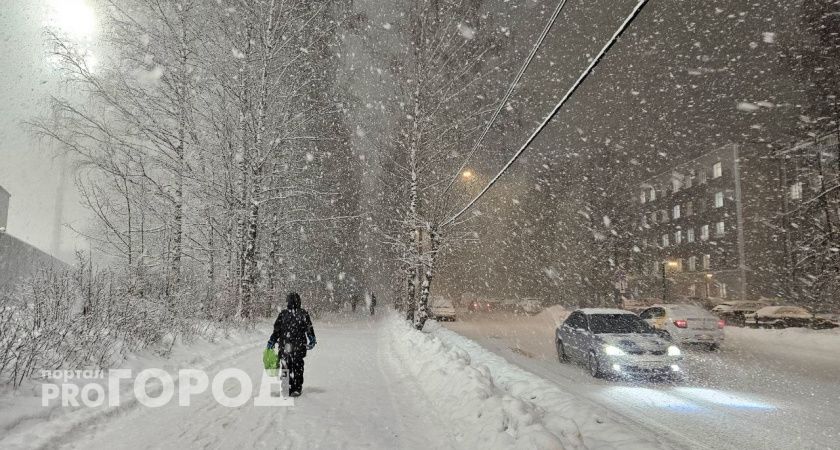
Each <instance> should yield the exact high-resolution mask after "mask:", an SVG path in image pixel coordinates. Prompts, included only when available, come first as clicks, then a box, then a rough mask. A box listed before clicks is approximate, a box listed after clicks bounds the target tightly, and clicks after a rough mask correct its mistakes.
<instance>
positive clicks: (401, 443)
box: [0, 317, 451, 449]
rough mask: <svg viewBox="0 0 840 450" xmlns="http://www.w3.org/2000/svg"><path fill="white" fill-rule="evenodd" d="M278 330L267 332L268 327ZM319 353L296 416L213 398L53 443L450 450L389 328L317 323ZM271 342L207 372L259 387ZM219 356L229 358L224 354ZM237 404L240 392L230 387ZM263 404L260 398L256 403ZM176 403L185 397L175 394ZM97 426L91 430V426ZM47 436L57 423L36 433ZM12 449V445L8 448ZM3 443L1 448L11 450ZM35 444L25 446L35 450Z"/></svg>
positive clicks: (139, 414)
mask: <svg viewBox="0 0 840 450" xmlns="http://www.w3.org/2000/svg"><path fill="white" fill-rule="evenodd" d="M268 326H270V324H267V327H268ZM315 326H316V332H317V334H318V347H317V348H316V349H315V350H313V351H312V352H311V353H310V356H309V357H307V359H306V372H305V385H304V391H303V396H302V397H300V398H299V399H297V401H296V404H295V405H294V406H293V407H257V406H254V404H253V402H250V401H249V402H247V403H246V404H245V405H244V406H241V407H238V408H229V407H225V406H222V405H221V404H219V403H218V402H216V401H215V400H214V398H213V396H212V395H211V394H210V392H209V391H210V390H209V389H208V391H206V392H205V393H203V394H199V395H196V396H194V397H193V398H192V403H191V405H190V406H189V407H185V406H179V405H178V402H177V401H172V402H170V403H169V404H167V405H165V406H162V407H160V408H148V407H144V406H136V407H133V408H126V409H125V410H119V411H117V412H115V413H113V414H107V415H104V416H103V417H101V418H100V419H98V420H94V421H86V423H85V424H84V425H82V426H78V427H75V428H73V429H72V431H71V432H68V433H62V434H59V435H57V436H55V437H54V438H53V439H51V440H50V442H49V443H48V444H47V445H46V446H47V447H50V448H85V449H89V448H102V449H105V448H109V449H110V448H127V449H145V448H155V449H158V448H170V449H188V448H239V449H246V448H294V449H303V448H306V449H310V448H326V449H337V448H383V449H385V448H451V444H450V443H449V442H450V438H449V436H447V434H446V433H447V431H446V430H447V428H446V427H445V426H442V425H441V424H440V423H438V422H437V419H436V416H435V415H434V414H428V408H427V405H426V404H425V403H424V399H423V398H422V397H420V398H418V397H417V396H416V392H417V390H418V389H417V387H416V386H414V385H413V383H414V380H413V379H412V378H410V377H407V376H406V375H405V374H404V373H403V372H401V370H400V368H399V367H397V366H395V365H394V364H392V362H391V360H389V359H388V358H389V355H388V354H387V351H386V350H385V349H386V348H387V346H386V345H383V344H387V342H383V336H382V333H381V328H382V327H381V326H380V324H378V323H377V322H373V321H371V320H369V318H367V317H357V318H350V319H347V318H344V319H342V320H339V321H334V322H332V323H330V322H324V321H321V322H316V324H315ZM269 332H270V330H269V329H268V328H266V330H265V333H264V334H265V337H263V336H261V335H260V334H255V335H254V336H255V337H254V338H253V345H252V346H251V347H250V348H248V349H247V350H244V351H239V352H237V353H236V354H235V355H233V356H231V357H227V358H223V359H221V360H219V361H216V362H215V363H214V364H213V365H212V369H211V370H209V371H208V374H209V375H210V378H211V379H212V378H213V376H214V375H215V373H218V371H220V370H222V369H225V368H228V367H233V368H239V369H242V370H244V371H246V372H247V373H248V375H249V376H250V377H251V379H252V380H254V385H255V387H256V386H257V385H258V384H259V381H258V380H259V379H260V376H261V373H262V367H261V366H262V362H261V359H260V358H261V352H262V349H263V348H264V346H265V340H266V339H267V336H268V334H269ZM220 350H221V349H220ZM225 391H226V392H227V393H228V395H230V396H235V395H236V394H237V393H238V391H239V384H238V383H237V382H235V381H231V382H229V383H226V384H225ZM255 395H256V394H255ZM176 398H177V394H176ZM87 422H90V423H87ZM36 427H37V428H36V429H38V428H39V429H40V430H41V431H42V432H43V433H49V432H50V431H51V430H50V424H49V422H45V423H41V424H37V425H36ZM6 444H9V442H6ZM4 446H5V444H3V439H2V438H0V447H4ZM29 446H30V445H26V447H29Z"/></svg>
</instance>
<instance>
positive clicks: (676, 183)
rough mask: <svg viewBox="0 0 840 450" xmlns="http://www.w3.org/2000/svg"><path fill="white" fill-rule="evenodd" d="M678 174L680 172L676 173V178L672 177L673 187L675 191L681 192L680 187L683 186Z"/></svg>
mask: <svg viewBox="0 0 840 450" xmlns="http://www.w3.org/2000/svg"><path fill="white" fill-rule="evenodd" d="M678 176H679V175H678V174H674V178H672V179H671V187H672V188H673V191H674V192H679V190H680V188H682V181H680V179H679V178H677V177H678Z"/></svg>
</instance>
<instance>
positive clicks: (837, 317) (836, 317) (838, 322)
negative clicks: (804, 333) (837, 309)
mask: <svg viewBox="0 0 840 450" xmlns="http://www.w3.org/2000/svg"><path fill="white" fill-rule="evenodd" d="M814 320H820V321H824V322H828V323H829V324H833V325H834V326H833V327H832V326H829V328H836V327H840V314H835V313H817V314H814Z"/></svg>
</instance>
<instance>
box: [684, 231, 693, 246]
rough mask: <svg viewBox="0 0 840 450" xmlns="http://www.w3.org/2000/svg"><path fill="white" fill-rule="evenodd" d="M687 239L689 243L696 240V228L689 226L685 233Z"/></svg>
mask: <svg viewBox="0 0 840 450" xmlns="http://www.w3.org/2000/svg"><path fill="white" fill-rule="evenodd" d="M685 240H686V241H688V242H689V243H692V242H694V228H689V229H688V231H686V233H685Z"/></svg>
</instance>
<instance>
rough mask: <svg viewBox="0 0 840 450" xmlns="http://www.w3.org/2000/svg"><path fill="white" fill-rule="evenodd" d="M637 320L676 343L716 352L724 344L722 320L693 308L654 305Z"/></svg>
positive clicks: (702, 310)
mask: <svg viewBox="0 0 840 450" xmlns="http://www.w3.org/2000/svg"><path fill="white" fill-rule="evenodd" d="M639 317H641V318H642V320H644V321H645V322H647V323H648V325H650V326H651V327H652V328H653V329H655V330H656V331H657V332H659V334H660V335H662V337H664V338H667V339H669V340H670V341H671V342H675V343H677V344H697V345H703V346H706V347H708V349H709V350H712V351H714V350H717V349H718V347H720V345H721V344H723V327H724V325H725V322H724V320H723V319H719V318H718V317H715V315H714V314H712V313H710V312H708V311H706V310H705V309H703V308H701V307H699V306H696V305H682V304H665V305H653V306H651V307H650V308H648V309H646V310H644V311H642V312H641V313H639Z"/></svg>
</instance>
